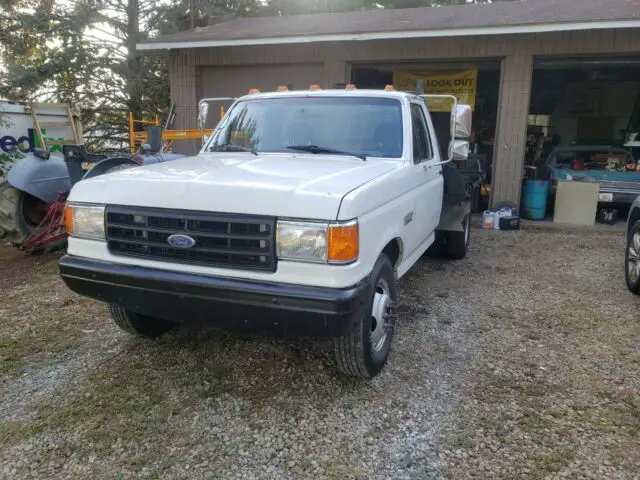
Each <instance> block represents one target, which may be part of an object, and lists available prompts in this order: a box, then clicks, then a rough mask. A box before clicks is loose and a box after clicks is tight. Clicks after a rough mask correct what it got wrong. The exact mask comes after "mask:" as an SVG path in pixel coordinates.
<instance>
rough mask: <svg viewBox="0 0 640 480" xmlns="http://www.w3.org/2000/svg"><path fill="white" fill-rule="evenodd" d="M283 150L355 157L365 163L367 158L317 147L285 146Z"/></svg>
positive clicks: (329, 148)
mask: <svg viewBox="0 0 640 480" xmlns="http://www.w3.org/2000/svg"><path fill="white" fill-rule="evenodd" d="M285 148H288V149H289V150H298V151H300V152H309V153H333V154H335V155H349V156H350V157H356V158H359V159H361V160H364V161H365V162H366V161H367V156H366V155H365V154H364V153H353V152H345V151H343V150H338V149H335V148H331V147H320V146H318V145H287V146H286V147H285Z"/></svg>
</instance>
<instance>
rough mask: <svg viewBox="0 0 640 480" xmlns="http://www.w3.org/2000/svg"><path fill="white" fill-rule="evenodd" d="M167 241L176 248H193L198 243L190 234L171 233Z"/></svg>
mask: <svg viewBox="0 0 640 480" xmlns="http://www.w3.org/2000/svg"><path fill="white" fill-rule="evenodd" d="M167 243H169V245H171V246H172V247H176V248H191V247H193V246H194V245H195V244H196V241H195V240H194V239H193V238H191V237H190V236H189V235H171V236H170V237H169V238H167Z"/></svg>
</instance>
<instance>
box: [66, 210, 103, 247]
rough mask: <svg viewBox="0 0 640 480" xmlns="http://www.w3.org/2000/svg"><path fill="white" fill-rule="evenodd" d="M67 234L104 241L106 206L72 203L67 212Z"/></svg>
mask: <svg viewBox="0 0 640 480" xmlns="http://www.w3.org/2000/svg"><path fill="white" fill-rule="evenodd" d="M65 223H66V226H67V232H68V233H69V235H71V236H72V237H81V238H90V239H93V240H104V239H105V234H104V206H100V205H80V204H73V203H70V204H68V205H67V208H66V210H65Z"/></svg>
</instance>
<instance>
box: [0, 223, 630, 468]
mask: <svg viewBox="0 0 640 480" xmlns="http://www.w3.org/2000/svg"><path fill="white" fill-rule="evenodd" d="M472 233H473V239H472V242H473V246H472V249H471V252H470V255H469V257H468V258H467V259H466V260H463V261H460V262H443V261H439V260H432V259H424V260H423V261H421V262H420V264H419V265H417V266H416V267H415V268H414V270H413V271H412V272H411V273H410V274H409V275H408V276H407V277H406V278H405V279H403V280H402V281H401V284H400V287H401V288H400V293H401V304H400V306H399V314H398V322H397V323H398V324H397V332H396V340H395V345H394V350H393V352H392V355H391V359H390V363H389V365H388V366H387V368H386V369H385V370H384V372H383V373H382V374H381V375H380V376H379V377H378V378H376V379H375V380H373V381H371V382H362V381H358V380H351V379H347V378H344V377H341V376H339V375H337V374H336V373H335V370H334V365H333V360H332V358H331V355H330V348H329V345H328V343H326V342H322V341H313V342H312V341H307V340H270V339H263V338H257V339H253V338H242V337H236V336H230V335H227V334H222V333H218V332H215V331H212V330H197V331H196V330H191V331H188V330H184V329H183V330H178V331H177V332H175V333H172V334H170V335H167V336H165V337H163V338H161V339H159V340H157V341H153V342H149V341H143V340H139V339H135V338H132V337H130V336H127V335H125V334H123V333H120V331H119V330H118V329H117V328H116V327H115V326H114V325H112V323H111V321H110V319H109V318H108V317H107V314H106V309H105V307H104V306H102V305H100V304H98V303H95V302H92V301H90V300H86V299H84V298H81V297H78V296H76V295H74V294H72V293H71V292H69V291H68V290H67V289H66V288H65V287H64V285H63V284H62V282H61V281H60V280H59V279H58V278H57V274H56V263H55V262H56V260H57V258H56V257H55V256H42V257H27V258H24V257H22V256H20V255H19V254H17V253H16V252H13V251H11V250H10V249H7V248H4V249H0V275H1V278H2V283H1V284H0V291H1V293H2V304H1V305H0V318H1V319H2V322H1V323H0V338H1V340H0V419H1V424H0V477H2V478H56V479H62V478H107V479H128V478H162V479H165V478H169V479H173V478H189V479H201V478H211V479H215V478H242V479H243V480H248V479H253V478H268V479H280V478H282V479H286V478H292V479H301V478H328V479H346V478H360V479H389V478H394V479H396V478H397V479H403V478H407V479H414V478H415V479H428V478H443V477H444V478H455V479H459V478H471V477H476V478H477V477H480V478H505V479H506V478H509V479H510V478H517V477H523V478H525V477H526V478H555V477H570V478H603V479H605V478H606V479H610V478H638V474H639V472H640V397H639V395H638V392H639V389H640V375H639V373H640V348H639V346H638V345H639V339H640V323H639V322H638V318H637V309H638V307H639V306H640V299H637V298H635V297H634V296H633V295H631V294H630V293H628V292H627V291H626V288H625V286H624V280H623V275H622V255H623V251H624V234H622V233H620V232H588V231H584V232H570V231H542V230H536V229H528V230H527V231H523V232H517V233H514V232H493V231H482V230H474V231H473V232H472Z"/></svg>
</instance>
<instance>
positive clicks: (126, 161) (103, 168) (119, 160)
mask: <svg viewBox="0 0 640 480" xmlns="http://www.w3.org/2000/svg"><path fill="white" fill-rule="evenodd" d="M121 165H127V166H131V167H137V166H138V164H137V163H136V162H134V161H133V160H132V159H130V158H127V157H112V158H107V159H105V160H101V161H99V162H98V163H96V164H95V166H94V167H93V168H92V169H91V170H89V171H88V172H87V173H85V174H84V176H83V177H82V180H86V179H88V178H93V177H97V176H98V175H104V174H105V173H108V172H109V170H111V169H112V168H115V167H119V166H121Z"/></svg>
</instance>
